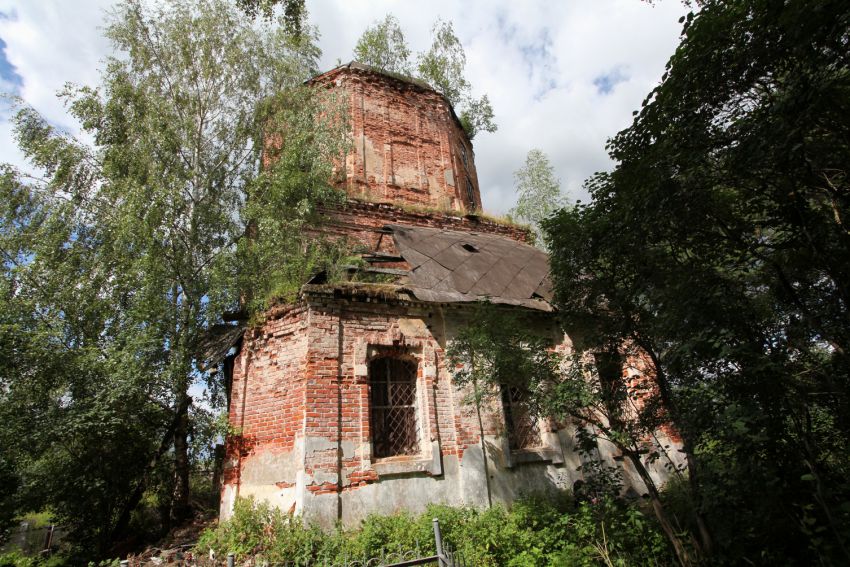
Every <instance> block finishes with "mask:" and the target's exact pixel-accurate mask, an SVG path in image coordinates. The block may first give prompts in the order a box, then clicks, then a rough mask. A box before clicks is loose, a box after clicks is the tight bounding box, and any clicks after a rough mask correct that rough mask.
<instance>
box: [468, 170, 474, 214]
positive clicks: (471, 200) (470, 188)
mask: <svg viewBox="0 0 850 567" xmlns="http://www.w3.org/2000/svg"><path fill="white" fill-rule="evenodd" d="M466 198H467V199H468V200H469V209H470V210H472V211H474V210H475V188H474V187H473V186H472V180H471V179H470V178H469V177H467V178H466Z"/></svg>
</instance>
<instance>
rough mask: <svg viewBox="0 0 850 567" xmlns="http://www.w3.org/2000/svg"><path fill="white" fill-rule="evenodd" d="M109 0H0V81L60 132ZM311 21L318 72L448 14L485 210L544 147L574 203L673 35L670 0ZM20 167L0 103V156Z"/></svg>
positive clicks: (466, 6)
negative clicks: (385, 23) (364, 36)
mask: <svg viewBox="0 0 850 567" xmlns="http://www.w3.org/2000/svg"><path fill="white" fill-rule="evenodd" d="M112 4H113V2H112V0H73V1H67V0H0V92H5V93H12V94H15V95H17V96H20V97H22V98H23V99H24V100H25V101H26V102H27V103H28V104H30V105H31V106H33V107H34V108H35V109H36V110H38V111H39V112H40V113H42V115H44V116H45V118H47V119H48V120H49V121H51V122H52V123H53V124H55V125H57V126H60V127H62V128H64V129H66V130H67V131H69V132H71V133H76V132H77V131H78V125H77V124H76V123H75V122H74V121H73V119H72V118H70V117H69V116H68V114H67V112H66V111H65V107H64V105H63V103H62V101H61V100H59V99H57V97H56V93H57V92H58V91H59V90H61V89H62V88H63V86H64V85H65V84H66V83H68V82H71V83H75V84H78V85H91V86H96V85H97V84H98V82H99V80H98V79H99V72H100V69H102V68H103V65H104V60H105V58H106V57H107V56H108V55H110V54H112V50H111V46H110V44H109V42H108V41H107V40H106V39H104V38H103V37H102V24H103V20H104V17H105V15H106V14H107V13H108V10H109V9H110V6H111V5H112ZM307 8H308V10H309V12H310V21H311V23H313V24H315V25H317V26H318V27H319V30H320V33H321V40H320V47H321V48H322V51H323V55H322V59H321V67H322V69H323V70H327V69H330V68H332V67H334V66H335V65H336V63H337V61H343V62H347V61H349V60H351V59H352V50H353V48H354V45H355V43H356V41H357V38H358V37H359V36H360V34H361V33H362V32H363V30H365V29H366V27H368V26H369V25H370V24H372V23H374V22H376V21H377V20H380V19H382V18H383V17H384V16H385V15H386V14H387V13H392V14H393V15H394V16H396V18H397V19H398V20H399V22H400V24H401V27H402V29H403V31H404V33H405V37H406V39H407V41H408V43H409V44H410V47H411V50H412V51H413V52H414V53H415V52H419V51H424V50H426V49H427V48H428V46H429V45H430V29H431V25H432V23H433V22H434V21H435V20H436V19H437V18H442V19H443V20H446V21H450V22H452V23H453V25H454V29H455V33H456V34H457V36H458V37H459V39H460V41H461V43H462V44H463V47H464V49H465V52H466V56H467V66H466V75H467V78H468V79H469V81H470V83H471V84H472V89H473V95H474V96H476V97H478V96H481V95H483V94H487V95H488V96H489V98H490V101H491V103H492V105H493V109H494V112H495V118H496V122H497V124H498V126H499V129H498V131H497V132H495V133H492V134H491V133H487V132H482V133H480V134H479V135H478V136H477V137H476V139H475V140H474V150H475V163H476V167H477V169H478V176H479V185H480V187H481V193H482V200H483V203H484V209H485V211H487V212H490V213H494V214H504V213H506V212H508V210H509V209H510V208H511V207H512V206H513V205H514V204H515V202H516V194H515V189H514V178H513V173H514V171H516V170H517V169H518V168H520V167H521V166H522V165H523V163H524V162H525V156H526V155H527V153H528V151H529V150H531V149H532V148H538V149H540V150H543V151H544V152H545V153H546V154H547V155H548V156H549V159H550V161H551V163H552V165H553V166H554V169H555V174H556V176H557V177H558V179H559V180H560V182H561V188H562V191H563V192H564V194H565V195H566V197H567V198H568V199H569V200H571V201H573V202H574V201H576V200H582V201H587V199H588V196H587V193H586V192H585V191H584V190H583V189H582V185H583V183H584V181H585V180H586V179H587V178H588V177H589V176H590V175H592V174H593V173H594V172H597V171H603V170H609V169H611V168H612V167H613V163H612V162H611V160H610V159H609V158H608V156H607V154H606V152H605V142H606V140H607V139H608V138H610V137H612V136H614V135H615V134H616V133H617V132H618V131H620V130H622V129H623V128H626V127H628V126H629V124H630V123H631V121H632V111H634V110H637V109H639V108H640V104H641V101H643V99H644V97H645V96H646V94H647V93H648V92H649V91H650V90H651V89H652V88H653V87H654V86H656V85H657V84H658V81H659V80H660V78H661V75H662V73H663V72H664V65H665V63H666V62H667V60H668V59H669V58H670V56H671V55H672V54H673V52H674V50H675V49H676V46H677V45H678V43H679V32H680V30H681V24H679V23H678V20H679V18H680V17H681V16H682V15H684V14H685V13H686V12H687V8H685V7H684V6H683V5H682V3H681V2H679V1H677V0H657V1H656V2H653V3H652V4H650V3H647V2H645V1H642V0H559V1H552V0H539V1H538V0H534V1H532V0H464V1H458V0H429V1H428V2H423V1H421V0H417V1H410V0H407V1H391V0H380V1H372V0H370V1H369V2H366V1H365V0H307ZM3 162H9V163H12V164H14V165H17V166H22V165H24V160H23V156H21V154H20V153H19V152H18V151H17V149H16V147H15V144H14V140H13V137H12V129H11V125H10V123H9V110H8V105H6V104H4V103H3V102H2V101H0V163H3Z"/></svg>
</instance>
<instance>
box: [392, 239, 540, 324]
mask: <svg viewBox="0 0 850 567" xmlns="http://www.w3.org/2000/svg"><path fill="white" fill-rule="evenodd" d="M386 228H387V229H389V230H390V231H392V235H393V240H394V241H395V245H396V249H397V250H398V252H399V254H400V255H401V256H402V257H403V258H404V259H405V260H406V261H407V262H408V263H409V264H410V281H409V283H408V285H406V287H407V288H408V289H410V291H411V292H412V293H413V295H414V296H416V298H417V299H420V300H422V301H432V302H437V303H454V302H469V301H478V300H479V299H485V298H487V299H489V300H490V301H492V302H493V303H503V304H508V305H517V306H522V307H528V308H531V309H539V310H541V311H552V306H551V304H550V302H551V301H552V284H551V281H550V280H549V260H548V257H547V256H546V254H545V253H544V252H542V251H540V250H538V249H536V248H534V247H532V246H529V245H528V244H523V243H522V242H517V241H515V240H513V239H510V238H507V237H504V236H497V235H494V234H482V233H477V232H459V231H454V230H443V229H437V228H425V227H416V226H407V225H388V226H387V227H386Z"/></svg>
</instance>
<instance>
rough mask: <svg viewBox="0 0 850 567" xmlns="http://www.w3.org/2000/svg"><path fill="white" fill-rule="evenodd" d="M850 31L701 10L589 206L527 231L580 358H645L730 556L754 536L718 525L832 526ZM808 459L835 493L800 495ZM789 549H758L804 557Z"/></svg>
mask: <svg viewBox="0 0 850 567" xmlns="http://www.w3.org/2000/svg"><path fill="white" fill-rule="evenodd" d="M848 22H850V12H848V9H847V6H846V4H842V3H839V2H826V3H817V6H816V9H815V6H813V5H812V4H811V3H807V2H802V1H800V2H785V3H775V2H761V1H745V0H741V1H735V2H719V1H718V2H713V1H708V2H702V3H700V11H699V12H696V13H694V14H691V15H689V16H688V17H687V18H686V20H685V22H684V24H685V25H684V29H683V35H682V42H681V44H680V46H679V48H678V49H677V51H676V53H675V54H674V55H673V57H672V58H671V60H670V62H669V64H668V68H667V72H666V73H665V75H664V77H663V79H662V83H661V84H660V85H659V86H658V87H657V88H656V89H654V90H653V92H652V93H650V95H649V96H648V97H647V99H646V101H645V104H644V106H643V108H642V109H641V110H640V112H639V113H638V114H637V115H636V118H635V120H634V122H633V124H632V125H631V126H630V127H629V128H628V129H626V130H624V131H622V132H620V133H619V134H617V135H616V136H615V137H614V138H613V139H612V140H611V141H610V142H609V144H608V149H609V152H610V153H611V156H612V157H613V158H614V159H615V160H616V161H617V162H618V165H617V167H616V168H615V170H614V171H612V172H610V173H606V174H600V175H597V176H595V177H594V178H592V179H590V180H589V181H588V182H587V187H588V189H589V190H590V192H591V194H592V196H593V202H592V203H591V204H590V205H586V206H582V207H578V208H577V209H576V210H574V211H562V212H559V213H558V214H556V215H555V217H554V218H553V219H552V220H550V221H548V222H547V223H544V224H545V226H546V229H547V233H548V237H549V244H550V250H552V268H553V273H554V275H555V281H556V286H557V287H558V297H559V304H560V305H559V307H560V308H561V313H562V314H563V316H564V320H565V321H566V324H567V328H568V329H570V328H575V329H581V330H582V334H583V338H584V340H585V341H586V342H585V344H584V345H583V348H584V349H593V348H599V347H601V346H604V345H610V344H618V343H624V342H626V343H628V342H632V343H633V344H635V345H638V346H640V347H641V348H642V349H644V350H645V352H647V353H648V354H649V355H650V356H651V358H652V363H653V364H652V365H653V367H654V370H655V372H656V373H657V376H658V377H659V378H660V379H661V380H663V382H660V383H661V384H662V393H663V395H664V400H663V401H664V403H665V404H666V406H667V408H668V411H669V412H670V414H669V415H670V416H671V417H672V418H673V420H674V421H675V422H676V425H677V426H678V427H679V429H680V431H681V432H682V435H683V436H684V438H685V443H686V445H690V446H693V447H711V449H706V450H705V452H702V451H700V452H699V454H698V455H696V456H695V457H696V459H692V460H693V461H694V462H696V461H697V460H698V459H704V462H705V463H706V465H705V467H706V469H708V470H702V467H700V470H701V474H700V477H699V478H700V480H699V481H697V483H695V484H694V486H695V487H696V488H697V489H698V492H697V494H696V496H695V497H696V498H697V499H700V498H701V496H700V494H699V491H706V494H711V497H710V498H709V500H708V502H711V503H713V504H711V505H710V504H706V505H705V508H706V509H708V510H710V513H711V514H714V515H715V516H714V517H715V518H716V520H715V521H716V523H717V525H718V526H723V527H722V528H720V527H718V528H717V529H720V530H721V531H723V533H724V534H728V536H729V537H730V538H731V539H726V537H727V536H726V535H724V538H723V541H728V542H730V543H729V544H728V545H729V546H730V549H731V548H733V547H734V546H735V545H738V544H740V545H741V546H742V547H741V548H737V549H736V550H735V551H730V555H731V556H737V557H740V556H742V555H744V554H745V553H746V552H745V551H744V550H743V549H744V548H745V547H746V546H747V545H750V543H748V542H760V543H756V544H753V545H759V546H761V545H766V544H765V543H764V541H767V539H759V538H769V535H768V534H769V532H771V528H770V527H765V528H764V530H763V531H762V530H760V529H755V531H754V532H753V531H748V529H750V528H746V529H745V527H744V525H743V524H745V523H746V522H747V521H748V520H746V519H744V518H741V525H738V528H737V533H740V534H743V533H752V534H753V535H752V538H753V539H752V540H747V538H745V537H743V536H742V537H741V538H740V539H736V538H735V536H734V535H733V534H734V533H736V532H735V530H732V529H730V531H729V532H726V531H725V528H726V526H727V524H726V523H725V522H726V519H725V517H726V514H727V512H728V509H730V508H732V507H736V508H739V509H740V508H744V509H753V510H755V509H760V510H762V512H761V514H762V516H775V517H778V516H781V515H783V514H786V515H791V516H793V515H799V511H798V510H799V509H798V508H794V507H792V506H790V505H785V504H781V503H785V502H790V501H792V500H797V501H808V502H815V501H817V503H816V508H817V510H818V512H817V513H818V514H823V517H831V516H833V514H834V513H833V512H832V511H831V510H832V509H833V508H834V507H835V506H836V503H837V502H839V501H840V500H841V499H842V498H846V497H845V496H844V495H846V494H847V490H848V484H847V483H846V482H844V481H843V480H839V479H840V478H842V475H843V473H838V471H839V470H841V471H843V470H845V469H846V466H847V465H846V459H844V458H840V457H837V456H836V450H837V451H838V452H842V451H844V452H845V453H844V454H846V444H845V443H844V441H840V442H838V446H836V445H835V444H834V442H833V441H832V440H833V439H834V437H833V436H834V435H838V436H839V437H843V438H847V433H848V432H850V429H848V422H847V421H846V420H845V419H843V418H841V417H840V416H843V415H850V413H848V410H850V388H848V385H849V384H850V363H849V362H848V359H847V355H846V352H847V339H848V334H847V329H848V328H850V326H848V322H850V312H848V310H847V305H848V304H847V302H846V301H845V299H846V297H847V290H846V289H845V288H846V286H845V285H844V284H843V282H844V281H846V280H847V277H848V275H850V274H848V273H847V267H848V266H850V256H848V250H850V247H848V244H850V241H848V240H847V239H848V233H847V232H846V230H844V229H843V222H844V221H843V220H839V219H844V218H845V216H846V214H847V211H848V208H850V201H848V200H847V199H846V198H845V197H846V195H847V194H848V193H847V191H848V187H847V183H846V176H845V173H846V169H847V167H846V159H845V158H846V153H847V151H848V143H847V140H848V138H847V133H848V132H850V123H848V119H847V116H848V114H847V113H846V111H847V104H846V98H842V97H840V96H836V93H837V92H839V91H840V92H845V91H846V89H847V88H848V87H847V78H848V68H849V66H850V60H848V57H847V50H846V30H847V27H848ZM839 45H842V46H844V47H842V48H839V47H838V46H839ZM833 176H837V177H835V180H834V181H833ZM823 415H826V416H832V417H834V418H835V421H832V422H831V425H829V426H825V425H824V424H825V423H826V421H828V420H826V421H825V420H823V419H822V417H820V416H823ZM839 432H841V433H839ZM701 443H705V445H701ZM839 446H840V448H839ZM806 462H818V463H819V465H818V466H820V467H823V468H824V470H825V471H826V470H829V471H832V472H831V473H829V474H828V475H827V476H829V475H830V474H831V475H835V476H833V477H832V478H833V482H832V483H831V484H830V488H829V491H835V494H831V495H830V496H829V497H817V498H815V496H814V492H813V491H812V487H811V483H803V486H801V482H800V476H801V474H804V473H803V472H801V471H805V470H806V468H807V467H806V465H805V463H806ZM779 463H782V465H779ZM798 490H799V491H802V492H799V491H798ZM774 491H776V492H774ZM802 493H806V494H807V496H805V497H803V496H801V494H802ZM756 495H758V496H756ZM715 496H716V497H717V498H714V497H715ZM813 498H814V499H815V500H812V499H813ZM767 502H769V503H776V507H775V508H771V509H772V510H774V511H772V512H771V511H766V509H765V508H760V506H763V504H762V503H767ZM764 506H765V507H766V508H767V507H769V506H767V505H766V504H764ZM754 514H755V513H754ZM753 517H754V518H755V517H756V516H755V515H754V516H753ZM755 523H756V524H759V521H758V520H756V521H755ZM783 529H784V528H782V529H780V528H778V527H777V528H774V529H773V530H772V531H773V533H778V532H780V531H783ZM830 533H831V534H833V536H834V537H839V536H837V535H835V534H837V533H838V532H837V531H835V530H833V531H831V532H830ZM797 536H798V537H801V539H799V540H797V543H796V544H791V543H789V541H790V540H783V541H781V542H778V541H775V540H770V541H771V542H772V543H771V545H776V546H777V549H783V550H788V549H790V548H793V547H794V545H796V546H797V547H798V548H799V547H801V546H805V545H806V543H805V541H806V540H805V538H804V537H802V536H800V534H797ZM840 537H842V538H844V537H845V536H840ZM717 539H718V540H720V539H721V538H719V537H718V538H717ZM833 543H835V544H836V547H834V548H833V550H832V551H830V552H828V553H833V552H836V553H839V554H841V555H834V556H830V557H831V558H830V559H825V557H826V555H823V556H821V560H822V561H825V562H829V561H837V562H841V561H842V560H839V559H836V557H839V556H840V557H841V558H842V559H843V561H845V562H846V560H847V556H845V555H843V553H844V552H843V551H838V550H839V549H840V548H841V547H842V546H841V545H838V543H837V542H835V541H834V542H833ZM845 547H846V546H845ZM824 549H825V548H824V547H822V546H821V547H820V548H819V551H818V553H827V552H826V551H824ZM784 553H785V552H784V551H783V552H781V553H780V555H782V556H783V558H784V559H783V560H788V559H787V558H786V557H785V556H784V555H783V554H784ZM789 553H790V551H789ZM801 557H802V556H801ZM795 560H796V559H795ZM801 560H804V559H801Z"/></svg>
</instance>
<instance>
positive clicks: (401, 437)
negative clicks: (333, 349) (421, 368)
mask: <svg viewBox="0 0 850 567" xmlns="http://www.w3.org/2000/svg"><path fill="white" fill-rule="evenodd" d="M369 399H370V402H371V411H370V416H371V426H372V455H373V457H375V458H382V457H396V456H399V455H416V454H418V453H419V438H418V435H417V431H416V364H414V363H413V362H410V361H407V360H403V359H400V358H393V357H382V358H377V359H375V360H373V361H372V362H371V363H370V364H369Z"/></svg>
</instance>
